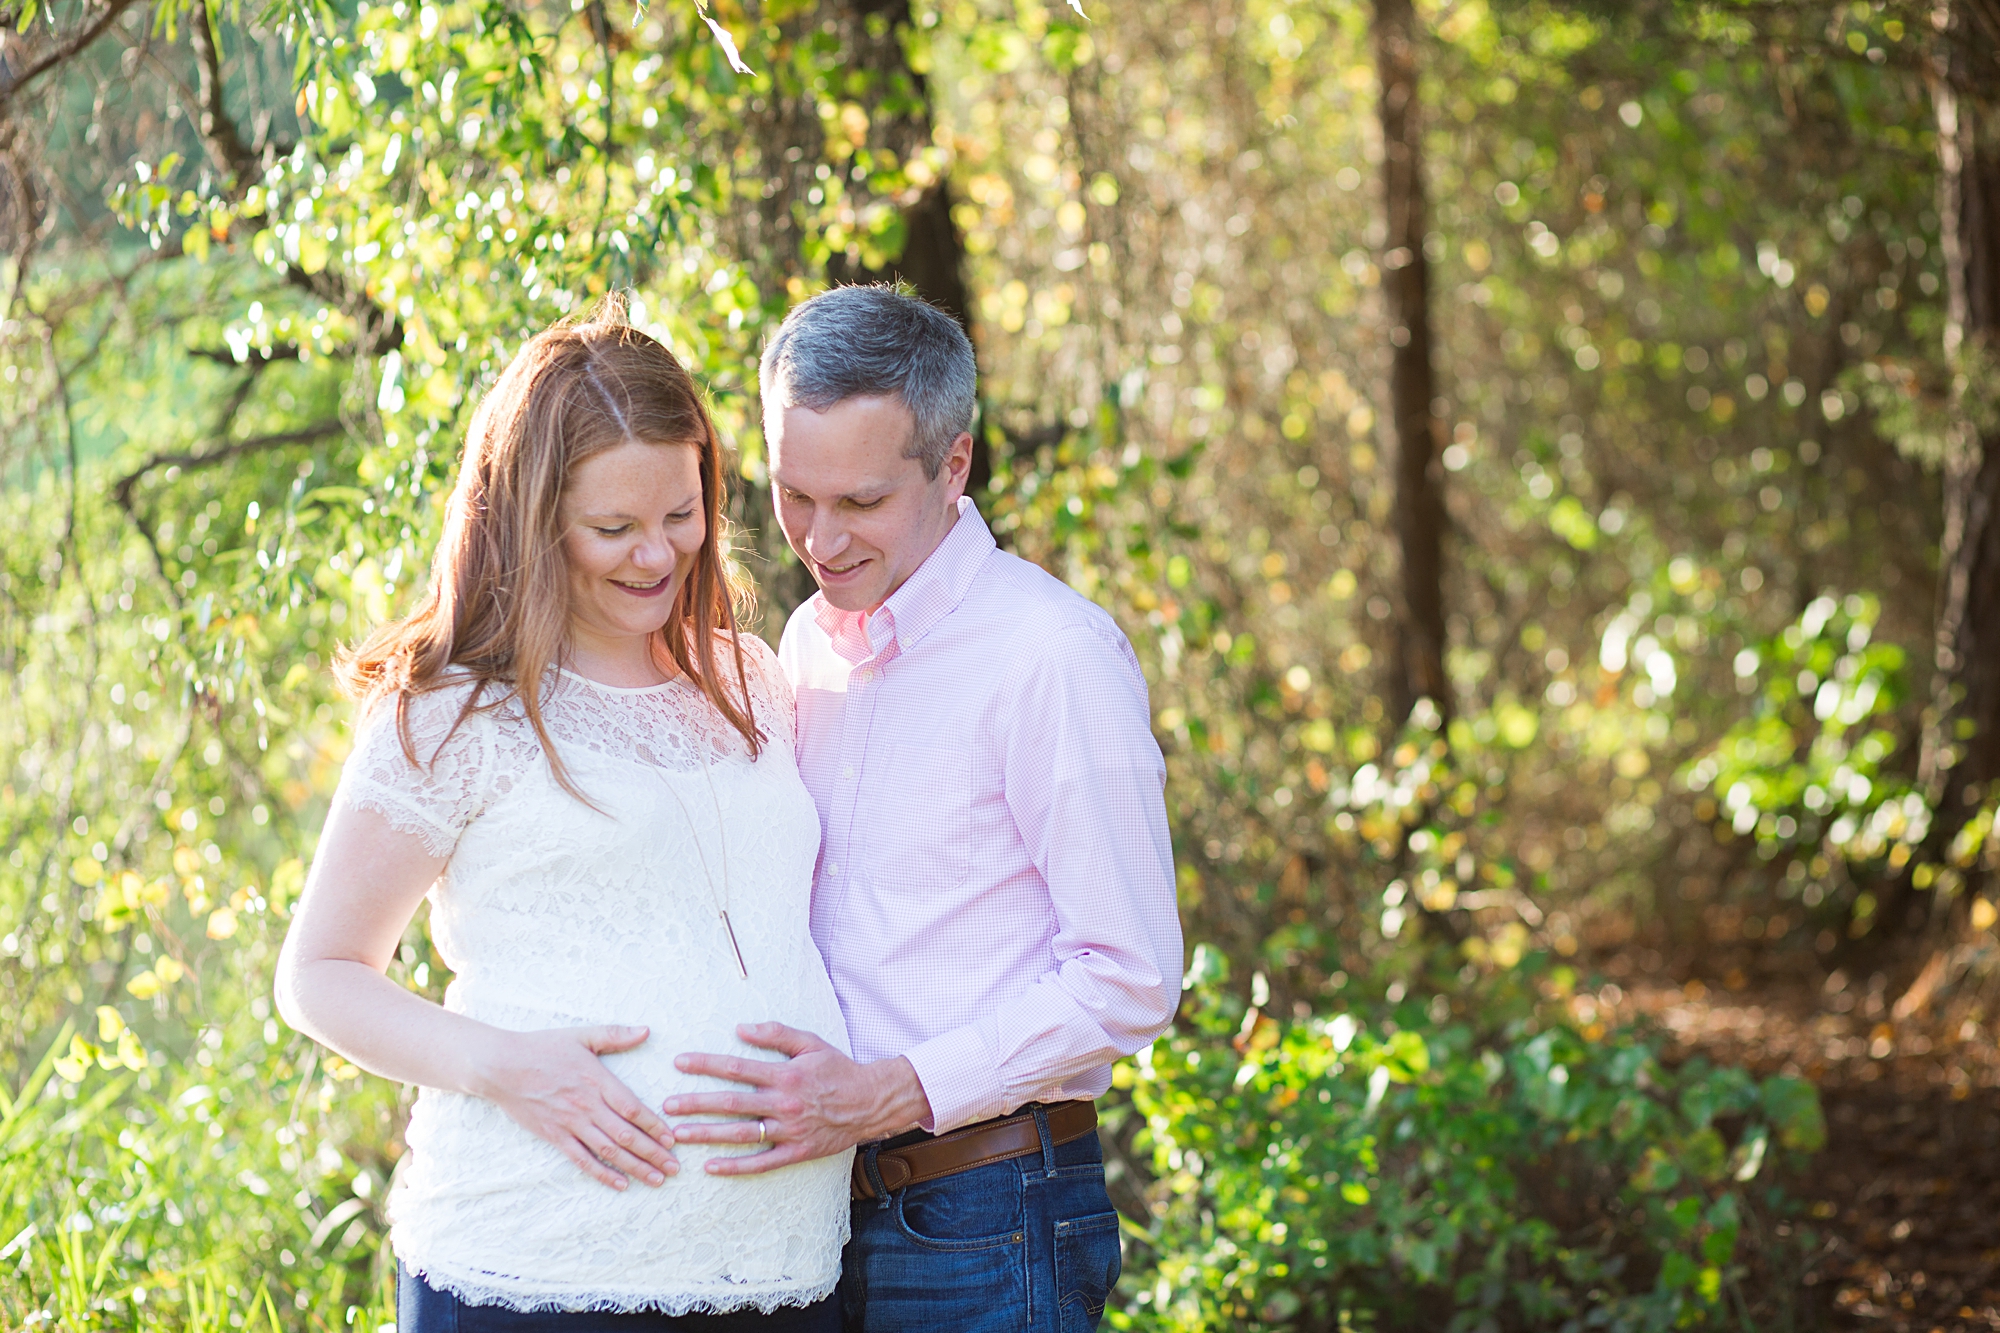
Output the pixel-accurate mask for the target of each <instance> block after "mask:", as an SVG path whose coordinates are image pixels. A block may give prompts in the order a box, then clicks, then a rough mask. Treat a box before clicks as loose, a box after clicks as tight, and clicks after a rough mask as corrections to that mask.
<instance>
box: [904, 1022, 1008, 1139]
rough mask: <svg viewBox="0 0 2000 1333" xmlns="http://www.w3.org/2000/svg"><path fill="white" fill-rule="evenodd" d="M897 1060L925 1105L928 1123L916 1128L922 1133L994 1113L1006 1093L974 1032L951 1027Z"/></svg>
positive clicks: (970, 1028)
mask: <svg viewBox="0 0 2000 1333" xmlns="http://www.w3.org/2000/svg"><path fill="white" fill-rule="evenodd" d="M903 1058H904V1059H906V1060H908V1061H909V1062H910V1067H911V1068H913V1069H915V1070H916V1071H917V1082H918V1083H921V1084H922V1085H923V1089H924V1096H925V1098H926V1099H928V1100H929V1102H930V1104H931V1118H930V1119H929V1120H927V1121H925V1122H924V1123H923V1125H922V1128H923V1130H924V1131H925V1132H926V1133H929V1134H944V1133H948V1132H950V1131H951V1130H954V1129H957V1128H958V1127H959V1126H960V1125H969V1124H971V1123H973V1122H974V1121H977V1120H986V1119H990V1118H991V1117H993V1116H996V1115H999V1114H1000V1110H1001V1105H1002V1103H1003V1101H1004V1100H1005V1098H1006V1089H1005V1086H1004V1085H1003V1084H1002V1082H1001V1079H1000V1071H999V1070H998V1069H996V1068H995V1067H994V1062H993V1057H992V1056H991V1055H989V1054H988V1053H987V1051H986V1043H985V1042H984V1041H982V1040H980V1037H979V1031H978V1029H977V1028H975V1027H973V1026H971V1025H970V1024H968V1025H967V1026H965V1027H960V1028H953V1029H952V1030H951V1031H949V1032H946V1033H942V1034H940V1035H939V1036H936V1037H932V1038H931V1039H930V1040H929V1041H927V1042H924V1043H923V1044H922V1045H920V1046H915V1047H912V1048H911V1049H910V1050H908V1051H905V1052H904V1053H903Z"/></svg>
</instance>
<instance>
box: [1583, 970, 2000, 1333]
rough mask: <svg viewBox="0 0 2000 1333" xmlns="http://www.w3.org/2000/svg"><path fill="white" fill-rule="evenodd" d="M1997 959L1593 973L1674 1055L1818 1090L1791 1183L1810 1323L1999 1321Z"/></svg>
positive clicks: (1883, 1330) (1984, 1324)
mask: <svg viewBox="0 0 2000 1333" xmlns="http://www.w3.org/2000/svg"><path fill="white" fill-rule="evenodd" d="M1649 961H1650V962H1656V963H1658V964H1660V965H1657V966H1654V967H1646V966H1644V964H1645V963H1646V962H1649ZM1993 961H1994V960H1993V959H1991V958H1990V957H1987V956H1985V955H1984V954H1981V953H1980V952H1979V951H1978V950H1977V949H1976V948H1975V949H1971V950H1968V949H1965V948H1961V949H1959V950H1956V951H1948V952H1936V953H1930V954H1928V955H1925V954H1923V953H1917V954H1913V955H1912V956H1911V958H1910V959H1909V960H1908V961H1907V962H1906V963H1905V964H1904V965H1902V966H1900V967H1898V966H1888V965H1885V966H1884V967H1883V968H1882V970H1880V971H1870V972H1869V973H1868V974H1867V975H1849V973H1848V972H1847V971H1845V970H1840V971H1834V972H1832V973H1830V974H1829V973H1827V972H1825V971H1824V969H1823V968H1821V967H1818V966H1814V965H1813V963H1812V961H1811V960H1810V959H1809V958H1807V959H1800V958H1793V959H1790V960H1785V959H1775V960H1774V959H1770V958H1765V959H1747V958H1746V959H1742V960H1738V961H1732V960H1730V959H1729V958H1727V957H1717V956H1714V955H1711V956H1709V957H1707V958H1704V959H1699V960H1691V961H1690V963H1689V965H1688V966H1685V967H1682V968H1672V967H1668V966H1665V965H1664V960H1658V959H1644V958H1641V959H1636V960H1634V959H1626V960H1624V964H1623V966H1620V965H1619V964H1618V963H1616V962H1614V963H1612V964H1610V965H1608V966H1607V967H1606V969H1605V972H1606V974H1607V975H1608V976H1611V977H1612V978H1613V980H1612V983H1611V984H1610V985H1608V986H1606V987H1605V988H1604V990H1605V992H1606V993H1603V994H1601V995H1600V1001H1601V1002H1605V1001H1608V1002H1610V1003H1612V1004H1613V1005H1615V1007H1616V1008H1617V1009H1619V1010H1622V1011H1624V1012H1625V1013H1627V1014H1633V1015H1637V1014H1647V1015H1651V1016H1652V1017H1653V1018H1654V1019H1655V1020H1656V1021H1657V1022H1659V1023H1660V1024H1661V1025H1662V1026H1663V1027H1664V1029H1665V1030H1666V1031H1667V1032H1668V1033H1669V1034H1670V1035H1671V1038H1672V1043H1673V1046H1672V1049H1671V1051H1670V1054H1671V1055H1672V1056H1675V1057H1679V1058H1687V1057H1692V1056H1694V1055H1697V1054H1700V1055H1706V1056H1707V1057H1708V1058H1710V1059H1712V1060H1715V1061H1717V1062H1718V1063H1720V1062H1728V1063H1731V1064H1741V1065H1744V1066H1746V1067H1748V1068H1751V1069H1753V1070H1755V1071H1756V1072H1757V1073H1759V1074H1760V1075H1761V1074H1770V1073H1776V1072H1780V1071H1782V1072H1787V1073H1793V1074H1798V1075H1803V1076H1804V1077H1806V1078H1809V1079H1811V1080H1812V1081H1813V1082H1814V1083H1815V1084H1816V1085H1817V1086H1818V1088H1819V1090H1820V1097H1821V1102H1822V1105H1823V1106H1824V1108H1825V1111H1826V1119H1827V1145H1826V1149H1825V1151H1823V1152H1822V1153H1820V1154H1819V1156H1818V1157H1817V1159H1816V1160H1815V1161H1814V1163H1813V1166H1812V1169H1811V1171H1810V1172H1809V1173H1808V1175H1807V1176H1806V1178H1805V1179H1804V1180H1803V1181H1802V1182H1801V1183H1800V1185H1799V1186H1798V1188H1799V1189H1800V1190H1801V1192H1802V1193H1803V1194H1804V1195H1805V1197H1806V1198H1807V1199H1808V1200H1809V1210H1808V1211H1809V1213H1810V1221H1809V1223H1808V1225H1810V1226H1811V1227H1812V1228H1813V1229H1814V1231H1815V1233H1816V1234H1817V1236H1818V1245H1817V1248H1816V1249H1815V1251H1814V1252H1813V1254H1812V1257H1811V1260H1810V1263H1809V1266H1808V1268H1807V1271H1806V1274H1805V1282H1806V1283H1807V1287H1808V1293H1809V1298H1808V1301H1807V1309H1808V1317H1809V1319H1810V1321H1811V1324H1812V1325H1814V1326H1817V1327H1822V1328H1828V1329H1842V1330H1848V1329H1854V1330H1863V1329H1865V1330H1870V1331H1871V1333H1876V1331H1880V1333H1888V1331H1889V1330H1894V1331H1895V1333H1905V1331H1906V1330H1908V1331H1909V1333H1929V1330H1934V1329H1937V1330H1953V1331H1954V1333H1956V1331H1957V1330H1996V1331H2000V1045H1996V1041H1995V1037H1996V1027H2000V1024H1996V1021H1995V1018H1996V1014H1995V1013H1994V1010H1995V1008H1996V1006H1995V1005H1994V999H1995V994H1994V992H1995V989H1996V988H1995V986H1994V983H1993V981H1992V979H1991V978H1992V976H1993V971H1994V969H1993V967H1992V963H1993ZM1753 969H1754V970H1753ZM1621 972H1622V973H1624V974H1625V976H1624V978H1620V976H1619V974H1620V973H1621ZM1663 972H1664V973H1665V975H1666V976H1669V977H1671V976H1673V975H1675V974H1676V973H1678V974H1680V975H1681V976H1683V977H1685V978H1686V980H1684V981H1683V982H1682V984H1680V985H1678V986H1676V985H1674V984H1672V983H1671V982H1670V981H1666V980H1663V979H1661V977H1662V973H1663ZM1649 976H1650V977H1652V978H1654V980H1651V981H1648V980H1644V979H1643V978H1646V977H1649ZM1981 976H1984V977H1985V978H1986V979H1985V980H1983V981H1980V980H1978V979H1977V978H1979V977H1981ZM1621 980H1622V984H1620V982H1621Z"/></svg>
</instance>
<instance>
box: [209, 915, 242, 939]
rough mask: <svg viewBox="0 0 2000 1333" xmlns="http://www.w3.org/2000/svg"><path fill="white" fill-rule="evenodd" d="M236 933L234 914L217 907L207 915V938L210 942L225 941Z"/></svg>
mask: <svg viewBox="0 0 2000 1333" xmlns="http://www.w3.org/2000/svg"><path fill="white" fill-rule="evenodd" d="M235 933H236V913H235V912H233V911H231V910H230V909H229V908H227V907H218V908H216V909H215V910H214V911H213V912H210V913H209V914H208V937H209V938H210V939H212V940H226V939H228V938H229V937H230V936H231V935H234V934H235Z"/></svg>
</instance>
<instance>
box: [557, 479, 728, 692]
mask: <svg viewBox="0 0 2000 1333" xmlns="http://www.w3.org/2000/svg"><path fill="white" fill-rule="evenodd" d="M560 518H561V522H562V533H563V554H564V556H565V557H566V558H567V561H568V564H569V591H570V639H571V645H572V648H573V650H574V651H576V652H577V653H579V654H580V655H583V656H594V655H599V654H608V655H611V656H613V657H617V658H624V657H627V656H629V655H630V654H631V653H632V652H633V650H634V649H635V648H638V647H640V646H641V645H642V644H643V643H644V640H645V639H646V637H647V636H648V635H651V634H653V633H655V632H657V631H658V630H659V629H660V628H661V627H662V626H663V625H665V624H666V623H667V619H668V616H669V614H670V613H671V612H672V610H673V606H674V602H675V600H676V598H677V597H678V596H679V595H680V590H681V585H682V584H683V583H685V582H686V581H687V576H688V571H690V570H692V569H693V568H694V564H695V560H696V559H697V558H698V557H699V555H700V552H701V543H702V539H703V538H704V537H705V536H707V533H708V521H707V517H706V515H705V514H704V512H703V506H702V497H701V451H700V449H699V448H698V447H697V446H695V445H693V444H639V443H635V442H630V441H628V442H627V443H625V444H621V445H619V446H618V447H616V448H615V449H607V450H605V451H604V452H603V453H599V454H593V455H591V456H590V457H589V458H587V459H585V460H584V461H583V462H581V463H579V464H577V465H576V466H575V467H574V468H572V469H571V470H570V474H569V481H568V485H567V487H566V488H565V491H564V494H563V498H562V508H561V512H560Z"/></svg>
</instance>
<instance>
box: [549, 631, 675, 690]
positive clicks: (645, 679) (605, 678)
mask: <svg viewBox="0 0 2000 1333" xmlns="http://www.w3.org/2000/svg"><path fill="white" fill-rule="evenodd" d="M564 656H565V660H564V662H563V665H564V666H566V667H568V668H569V669H570V670H571V671H574V672H576V674H577V675H579V676H583V677H585V678H586V679H588V680H594V681H596V682H597V683H598V684H599V685H611V686H615V687H617V688H619V689H641V688H644V687H645V686H648V685H664V684H665V683H666V682H668V681H670V680H672V679H673V678H674V675H675V673H674V672H673V670H672V669H671V668H668V669H666V670H662V669H661V666H660V661H659V659H658V658H657V657H656V656H654V653H653V636H652V635H650V634H642V635H636V636H620V637H618V638H605V637H603V636H601V635H596V634H591V633H590V632H588V631H581V630H575V629H572V630H571V632H570V640H569V651H568V652H567V653H566V654H565V655H564Z"/></svg>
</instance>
